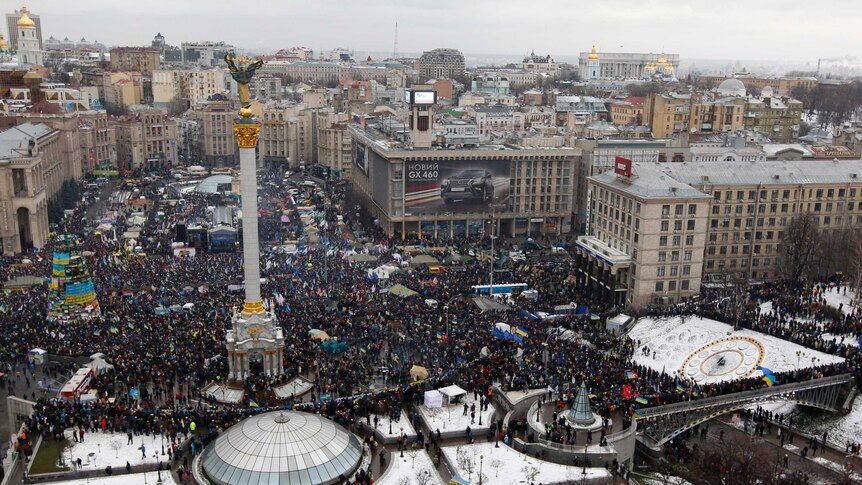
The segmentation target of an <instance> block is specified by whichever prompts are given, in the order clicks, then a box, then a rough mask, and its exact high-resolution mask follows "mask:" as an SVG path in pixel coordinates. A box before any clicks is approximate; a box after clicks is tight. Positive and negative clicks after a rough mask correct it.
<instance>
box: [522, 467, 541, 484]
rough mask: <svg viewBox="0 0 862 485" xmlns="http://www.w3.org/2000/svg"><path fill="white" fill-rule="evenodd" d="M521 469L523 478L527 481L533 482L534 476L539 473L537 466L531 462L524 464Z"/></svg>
mask: <svg viewBox="0 0 862 485" xmlns="http://www.w3.org/2000/svg"><path fill="white" fill-rule="evenodd" d="M521 471H522V472H524V478H525V479H526V480H527V483H533V482H535V481H536V477H537V476H538V475H539V468H538V467H537V466H535V465H533V464H532V463H527V464H526V465H524V467H523V468H521Z"/></svg>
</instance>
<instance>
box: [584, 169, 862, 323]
mask: <svg viewBox="0 0 862 485" xmlns="http://www.w3.org/2000/svg"><path fill="white" fill-rule="evenodd" d="M860 174H862V160H833V161H826V160H786V161H785V160H776V161H771V160H766V161H757V162H755V161H715V162H702V163H691V162H686V163H634V164H633V170H632V175H631V176H630V177H625V176H622V175H618V174H616V173H615V172H614V171H609V172H604V173H602V174H600V175H596V176H593V177H590V178H589V179H588V195H587V197H588V208H589V210H588V212H587V214H586V218H587V232H586V234H587V235H586V236H582V237H580V238H579V239H578V242H577V253H578V262H579V268H580V269H579V273H578V274H579V278H581V281H582V282H583V283H585V284H587V285H588V286H590V288H591V289H592V291H595V292H598V293H597V295H598V296H599V297H601V298H604V299H605V300H606V301H608V302H612V303H620V304H627V305H632V306H635V307H638V306H643V305H648V304H674V303H679V302H683V301H686V300H688V299H690V298H692V297H694V296H695V295H696V294H698V293H699V292H700V289H701V287H702V286H703V285H718V286H721V285H723V284H724V283H725V282H726V278H727V277H728V276H730V275H733V276H734V277H738V278H742V279H745V280H748V281H765V280H771V279H776V278H780V277H781V276H782V273H781V267H780V264H781V250H780V248H781V244H782V241H783V238H784V235H785V231H786V230H787V226H788V225H789V224H790V222H791V220H792V219H793V218H794V217H796V216H800V215H803V214H810V215H811V216H812V217H813V220H814V223H815V225H816V227H817V228H818V230H819V231H820V233H821V235H823V236H824V237H826V238H830V239H837V238H840V237H841V236H842V234H844V233H846V232H848V231H858V230H859V229H860V228H862V177H860ZM623 295H625V296H623Z"/></svg>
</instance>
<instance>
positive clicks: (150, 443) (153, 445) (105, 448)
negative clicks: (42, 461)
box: [64, 429, 169, 483]
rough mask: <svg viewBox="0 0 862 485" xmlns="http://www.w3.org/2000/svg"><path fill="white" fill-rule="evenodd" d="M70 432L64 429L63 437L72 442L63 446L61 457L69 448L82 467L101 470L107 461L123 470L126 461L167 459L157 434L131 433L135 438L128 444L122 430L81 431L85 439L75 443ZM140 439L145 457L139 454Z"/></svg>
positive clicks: (139, 462)
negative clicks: (106, 431) (63, 450)
mask: <svg viewBox="0 0 862 485" xmlns="http://www.w3.org/2000/svg"><path fill="white" fill-rule="evenodd" d="M72 432H73V431H72V429H67V430H66V438H68V439H69V442H70V443H71V444H72V445H71V447H69V448H66V451H65V452H64V457H65V458H66V460H68V459H69V458H70V455H69V452H70V450H71V458H72V459H74V460H77V459H78V458H81V462H82V466H83V469H84V470H93V469H96V470H104V469H105V467H106V466H108V465H111V466H112V467H113V468H114V469H115V470H119V469H123V470H125V467H126V462H129V463H131V464H132V465H141V464H145V463H152V464H154V465H155V464H157V463H158V462H159V461H162V462H167V460H168V455H164V456H162V454H161V451H162V441H161V439H160V438H159V437H158V436H156V437H155V438H153V437H152V436H144V435H137V436H133V437H132V438H133V440H134V442H133V443H132V444H131V445H127V444H126V443H127V442H128V438H127V437H126V434H125V433H114V434H111V433H84V442H83V443H75V440H74V438H72ZM142 443H143V445H144V448H145V450H146V455H147V456H146V458H144V459H142V458H141V449H140V448H141V444H142ZM168 443H169V442H168ZM168 443H165V445H167V444H168ZM156 453H158V455H156ZM153 483H155V482H153Z"/></svg>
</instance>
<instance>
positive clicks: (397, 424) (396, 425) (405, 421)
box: [363, 411, 442, 438]
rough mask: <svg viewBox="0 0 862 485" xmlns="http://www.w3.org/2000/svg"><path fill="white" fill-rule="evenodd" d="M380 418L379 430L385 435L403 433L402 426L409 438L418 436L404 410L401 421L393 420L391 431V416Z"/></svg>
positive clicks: (372, 423) (372, 424)
mask: <svg viewBox="0 0 862 485" xmlns="http://www.w3.org/2000/svg"><path fill="white" fill-rule="evenodd" d="M378 418H379V419H380V421H378V423H377V431H379V432H380V434H382V435H383V436H386V437H396V436H399V435H400V434H401V429H402V428H403V429H404V434H406V435H407V437H408V438H413V437H415V436H416V431H415V430H414V429H413V425H412V424H410V419H409V418H408V417H407V414H406V413H405V412H404V411H402V412H401V421H392V432H391V433H390V432H389V416H378ZM363 422H364V421H363ZM366 425H367V423H366ZM371 426H374V416H371ZM441 431H442V430H441Z"/></svg>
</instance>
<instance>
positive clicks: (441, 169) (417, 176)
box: [404, 160, 510, 213]
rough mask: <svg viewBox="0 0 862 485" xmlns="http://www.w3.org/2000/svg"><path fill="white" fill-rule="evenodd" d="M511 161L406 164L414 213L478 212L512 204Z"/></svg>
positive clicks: (409, 204)
mask: <svg viewBox="0 0 862 485" xmlns="http://www.w3.org/2000/svg"><path fill="white" fill-rule="evenodd" d="M509 165H510V161H509V160H440V161H412V162H407V163H406V164H405V167H406V174H405V175H406V177H405V179H406V184H405V187H404V199H405V205H406V206H407V207H409V208H410V210H411V212H414V213H417V212H424V213H429V212H430V213H433V212H477V211H483V210H487V207H488V205H489V204H504V203H506V202H507V201H508V200H509Z"/></svg>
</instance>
